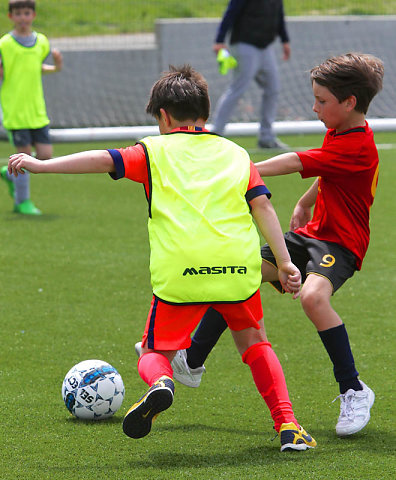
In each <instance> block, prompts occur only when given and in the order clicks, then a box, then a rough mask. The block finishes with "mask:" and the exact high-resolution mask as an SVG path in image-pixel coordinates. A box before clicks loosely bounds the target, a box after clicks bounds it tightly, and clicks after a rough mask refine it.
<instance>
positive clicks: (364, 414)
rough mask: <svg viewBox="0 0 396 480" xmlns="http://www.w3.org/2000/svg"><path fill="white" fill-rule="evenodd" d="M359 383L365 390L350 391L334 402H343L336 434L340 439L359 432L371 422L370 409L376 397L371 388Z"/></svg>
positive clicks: (339, 396)
mask: <svg viewBox="0 0 396 480" xmlns="http://www.w3.org/2000/svg"><path fill="white" fill-rule="evenodd" d="M359 381H360V383H361V384H362V387H363V390H352V389H349V390H348V391H347V392H345V393H344V394H341V395H338V397H336V398H335V399H334V400H333V401H335V400H337V398H339V399H340V400H341V405H340V416H339V417H338V422H337V425H336V433H337V435H338V436H340V437H345V436H347V435H352V434H354V433H357V432H359V431H360V430H362V428H364V427H365V426H366V425H367V424H368V421H369V420H370V408H371V407H372V406H373V404H374V399H375V395H374V392H373V391H372V390H371V388H369V387H368V386H367V385H366V384H365V383H363V382H362V381H361V380H359Z"/></svg>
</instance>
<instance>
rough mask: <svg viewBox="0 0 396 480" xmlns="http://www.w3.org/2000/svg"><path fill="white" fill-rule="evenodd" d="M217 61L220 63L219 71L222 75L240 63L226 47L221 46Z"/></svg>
mask: <svg viewBox="0 0 396 480" xmlns="http://www.w3.org/2000/svg"><path fill="white" fill-rule="evenodd" d="M217 63H218V64H219V72H220V74H221V75H227V73H228V71H229V70H232V69H233V68H235V67H236V66H237V65H238V62H237V60H236V58H235V57H233V56H232V55H231V54H230V52H229V51H228V50H226V49H225V48H221V49H220V50H219V52H218V53H217Z"/></svg>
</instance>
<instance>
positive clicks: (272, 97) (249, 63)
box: [213, 43, 280, 142]
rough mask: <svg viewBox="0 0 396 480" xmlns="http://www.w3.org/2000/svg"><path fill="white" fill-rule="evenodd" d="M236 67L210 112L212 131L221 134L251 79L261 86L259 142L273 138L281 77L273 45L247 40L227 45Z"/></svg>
mask: <svg viewBox="0 0 396 480" xmlns="http://www.w3.org/2000/svg"><path fill="white" fill-rule="evenodd" d="M230 52H231V54H232V55H233V56H234V57H235V58H236V59H237V61H238V66H237V68H236V69H235V70H233V72H232V73H233V78H232V81H231V84H230V85H229V87H228V88H227V90H226V91H225V92H224V93H223V95H222V96H221V97H220V99H219V101H218V103H217V105H216V108H215V111H214V115H213V131H214V132H216V133H218V134H219V135H222V134H223V132H224V127H225V125H226V123H227V122H228V120H229V118H230V116H231V113H232V111H233V109H234V107H235V106H236V105H237V103H238V100H239V99H240V98H241V97H242V95H243V94H244V93H245V91H246V90H247V89H248V87H249V85H250V83H251V81H252V80H253V79H254V80H255V81H256V82H257V84H258V86H259V87H260V88H261V89H262V96H261V105H260V131H259V135H258V137H259V141H260V140H262V141H264V142H266V141H270V140H273V139H274V138H275V134H274V132H273V130H272V124H273V122H274V121H275V118H276V113H277V106H278V96H279V91H280V79H279V70H278V64H277V61H276V55H275V49H274V45H273V44H271V45H269V46H268V47H266V48H257V47H254V46H253V45H249V44H247V43H235V44H234V45H231V47H230Z"/></svg>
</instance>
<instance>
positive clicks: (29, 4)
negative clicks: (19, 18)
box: [8, 0, 36, 13]
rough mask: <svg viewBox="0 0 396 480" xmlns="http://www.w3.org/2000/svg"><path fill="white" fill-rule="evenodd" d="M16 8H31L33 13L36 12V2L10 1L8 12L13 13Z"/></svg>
mask: <svg viewBox="0 0 396 480" xmlns="http://www.w3.org/2000/svg"><path fill="white" fill-rule="evenodd" d="M16 8H31V9H32V10H33V11H35V10H36V1H35V0H9V2H8V12H9V13H11V12H12V11H13V10H14V9H16Z"/></svg>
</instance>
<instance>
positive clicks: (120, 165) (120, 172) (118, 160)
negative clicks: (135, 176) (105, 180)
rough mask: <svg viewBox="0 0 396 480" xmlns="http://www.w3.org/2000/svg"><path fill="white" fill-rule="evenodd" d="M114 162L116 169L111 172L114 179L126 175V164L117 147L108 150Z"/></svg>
mask: <svg viewBox="0 0 396 480" xmlns="http://www.w3.org/2000/svg"><path fill="white" fill-rule="evenodd" d="M107 151H108V152H109V153H110V155H111V157H112V159H113V162H114V166H115V169H116V171H115V172H110V173H109V175H110V177H111V178H112V179H113V180H119V179H120V178H124V177H125V166H124V160H123V158H122V155H121V153H120V152H119V151H118V150H115V149H108V150H107Z"/></svg>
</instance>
